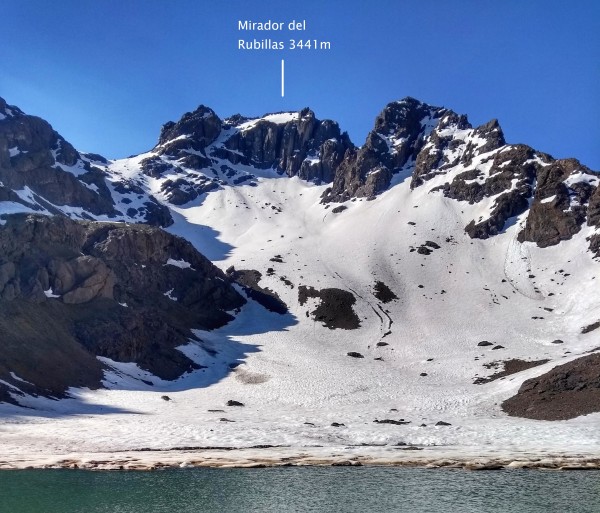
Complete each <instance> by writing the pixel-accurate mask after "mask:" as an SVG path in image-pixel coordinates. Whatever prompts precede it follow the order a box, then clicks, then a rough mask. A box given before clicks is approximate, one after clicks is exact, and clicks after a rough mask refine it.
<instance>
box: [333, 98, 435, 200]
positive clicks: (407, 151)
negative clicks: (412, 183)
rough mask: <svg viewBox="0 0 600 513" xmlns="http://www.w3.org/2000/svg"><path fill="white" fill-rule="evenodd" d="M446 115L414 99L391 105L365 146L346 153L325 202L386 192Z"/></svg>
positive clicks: (370, 134) (377, 121) (386, 108)
mask: <svg viewBox="0 0 600 513" xmlns="http://www.w3.org/2000/svg"><path fill="white" fill-rule="evenodd" d="M445 112H446V110H445V109H443V108H439V107H431V106H429V105H427V104H425V103H421V102H419V101H418V100H415V99H414V98H405V99H403V100H400V101H397V102H392V103H390V104H388V105H387V106H386V107H385V108H384V109H383V111H382V112H381V113H380V114H379V116H377V118H376V119H375V127H374V129H373V130H372V131H371V132H370V133H369V134H368V136H367V139H366V141H365V144H364V145H363V146H362V147H361V148H359V149H350V150H349V151H348V152H347V153H346V155H345V157H344V160H343V161H342V163H341V164H340V167H339V169H338V171H337V172H336V174H335V177H334V179H333V183H332V186H331V188H330V189H328V190H327V191H326V192H325V194H324V195H323V202H324V203H327V202H331V201H335V202H342V201H346V200H348V199H351V198H353V197H357V198H361V197H367V198H370V197H373V196H376V195H377V194H379V193H381V192H383V191H385V190H386V189H387V188H388V187H389V185H390V182H391V179H392V175H393V174H394V173H397V172H398V171H399V170H400V169H401V168H402V167H403V166H404V165H405V164H406V163H407V162H408V161H409V159H411V158H413V159H414V158H416V156H417V154H418V153H419V151H420V149H421V148H422V146H423V144H424V142H425V138H426V137H427V135H428V132H429V131H430V129H431V126H432V125H434V124H435V123H437V121H436V120H437V119H438V118H439V117H440V116H441V115H443V114H444V113H445Z"/></svg>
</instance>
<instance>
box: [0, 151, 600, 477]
mask: <svg viewBox="0 0 600 513" xmlns="http://www.w3.org/2000/svg"><path fill="white" fill-rule="evenodd" d="M137 159H138V160H137V161H138V162H139V158H137ZM112 165H113V167H114V170H115V172H120V173H121V174H126V173H127V172H128V169H129V170H131V169H133V168H134V165H135V162H131V161H129V162H125V161H121V162H116V163H113V164H112ZM143 180H146V185H145V186H146V187H147V188H148V190H149V192H151V193H155V194H156V196H157V197H158V198H160V194H158V193H157V191H156V190H153V189H154V185H156V183H157V182H153V180H154V179H152V178H149V177H143ZM444 180H447V177H443V176H442V177H436V178H433V179H432V180H430V181H428V182H427V183H426V184H425V185H424V186H421V187H418V188H416V189H414V190H411V189H410V187H409V183H408V182H409V180H408V179H405V180H404V181H400V183H398V184H397V185H395V186H394V187H392V188H390V189H389V190H388V191H386V192H384V193H383V194H381V195H380V196H378V197H377V198H376V199H374V200H373V201H367V200H360V199H358V200H354V201H348V202H346V204H345V205H346V206H347V207H348V208H347V210H344V211H343V212H340V213H335V214H334V213H332V208H331V207H328V206H325V205H323V204H321V203H320V202H319V201H320V197H321V195H322V193H323V191H324V189H325V186H317V185H313V184H309V183H307V182H305V181H302V180H301V179H299V178H297V177H294V178H280V177H273V175H272V176H271V177H269V176H268V174H267V173H265V174H264V176H262V177H260V176H259V177H257V178H256V179H255V182H256V183H255V185H254V186H251V185H243V184H242V185H237V186H223V187H221V188H220V189H218V190H216V191H213V192H210V193H208V194H204V195H202V196H201V197H200V198H199V200H198V201H195V202H190V203H189V204H186V205H183V206H180V207H176V206H171V211H172V215H173V218H174V220H175V223H174V224H173V225H172V226H171V227H169V228H168V230H169V231H171V232H172V233H175V234H178V235H182V236H184V237H185V238H187V239H189V240H190V241H192V243H193V244H194V245H195V246H196V247H197V248H198V249H199V250H200V251H201V252H202V253H204V254H205V255H206V256H208V257H209V258H210V259H211V260H213V261H215V263H216V264H217V265H218V266H219V267H221V268H222V269H223V270H225V269H227V268H228V267H229V266H231V265H233V266H235V268H236V269H256V270H259V271H260V272H261V273H262V279H261V281H260V285H261V286H263V287H268V288H270V289H272V290H274V291H276V292H277V293H278V294H279V295H280V297H281V298H282V299H283V301H285V302H286V303H287V305H288V306H289V308H290V312H289V314H286V315H280V314H276V313H270V312H268V311H266V310H265V309H264V308H263V307H261V306H260V305H258V304H257V303H255V302H253V301H249V303H248V304H247V306H245V307H244V308H243V310H242V312H241V314H240V315H239V316H238V317H237V318H236V320H235V321H233V322H231V323H230V324H229V325H227V326H225V327H224V328H222V329H220V330H216V331H213V332H201V333H198V335H199V336H200V338H201V339H202V340H203V342H202V343H200V344H190V345H189V346H186V347H183V348H181V350H182V351H184V352H185V353H186V354H187V355H188V356H190V357H192V358H193V359H194V360H195V361H197V362H198V363H200V364H201V365H203V366H205V368H204V369H201V370H199V371H196V372H194V373H193V374H190V375H186V376H184V377H183V378H181V379H180V380H178V381H176V382H161V381H160V380H158V379H156V378H155V377H153V376H150V375H148V374H147V373H145V372H144V371H141V370H140V369H138V368H137V367H136V366H135V365H133V364H118V363H113V368H114V371H113V372H111V373H109V374H108V375H107V376H106V384H107V386H108V388H109V389H108V390H99V391H89V390H73V391H72V396H73V398H72V399H66V400H61V401H58V402H57V401H52V400H48V399H40V398H37V399H36V398H31V399H28V400H27V401H26V402H25V404H26V405H27V406H30V407H32V408H35V409H33V410H23V409H20V408H17V407H15V406H11V405H6V404H2V405H0V419H1V420H0V433H1V437H2V448H1V449H0V466H24V465H30V464H33V465H46V464H49V465H54V464H60V465H68V464H72V463H73V462H77V463H78V464H80V465H81V464H83V465H91V466H94V464H93V463H91V464H90V463H89V462H90V461H91V460H98V458H100V459H101V460H102V461H104V462H105V463H104V464H105V465H108V466H111V465H116V466H118V465H125V466H128V465H129V466H133V467H135V466H136V465H137V466H148V465H154V464H156V463H157V462H159V461H169V462H171V463H173V464H190V463H191V464H227V465H228V464H235V463H236V462H237V463H238V464H241V463H243V464H249V462H250V464H251V463H252V462H254V463H256V462H264V461H267V460H268V462H270V463H274V462H281V461H285V458H292V460H293V461H297V462H300V463H302V462H304V463H306V462H309V463H315V462H317V463H318V462H330V461H338V460H340V458H341V459H344V458H357V459H358V460H360V461H363V462H365V463H369V462H370V463H386V462H387V463H402V462H415V461H416V462H420V463H428V462H429V463H431V462H436V464H441V462H443V461H446V463H447V462H448V461H450V462H454V461H461V462H463V463H465V462H466V461H470V462H472V461H479V462H481V461H485V462H489V461H496V460H498V458H500V459H502V458H504V459H505V461H506V462H510V461H513V460H516V461H521V460H528V461H531V460H536V459H537V460H539V459H540V458H542V461H563V459H565V458H566V460H565V461H570V462H572V461H579V460H577V459H576V458H579V457H586V458H588V459H589V458H600V434H599V433H600V430H598V426H599V424H600V414H592V415H588V416H585V417H580V418H576V419H573V420H569V421H560V422H544V421H533V420H527V419H518V418H512V417H508V416H507V415H506V414H505V413H503V412H502V410H501V409H500V406H499V405H500V403H501V402H502V401H503V400H505V399H507V398H508V397H510V396H512V395H514V394H515V393H516V391H517V390H518V388H519V386H520V384H521V383H522V382H523V381H524V380H525V379H528V378H530V377H532V376H535V375H539V374H542V373H544V372H546V371H547V370H549V369H550V368H552V367H553V366H555V365H557V364H561V363H565V362H567V361H569V360H571V359H573V358H576V357H578V356H580V355H582V354H584V353H586V352H587V351H590V350H592V349H594V348H596V347H598V345H599V344H598V336H597V335H595V334H594V333H593V332H592V333H589V334H585V335H582V334H581V328H582V327H583V326H585V325H587V324H589V323H590V322H592V321H595V320H596V315H597V311H598V306H599V305H598V295H597V293H596V285H595V278H596V276H597V275H598V263H597V262H595V261H594V260H592V256H591V254H590V253H589V252H585V251H582V248H585V247H586V242H585V238H586V236H587V235H589V233H587V229H584V230H582V231H581V232H580V233H579V234H577V235H575V236H574V238H573V239H572V240H571V241H569V242H568V243H562V244H560V245H557V246H553V247H549V248H544V249H540V248H538V247H537V246H536V245H535V244H532V243H523V244H521V243H518V242H517V241H516V235H517V233H518V232H519V231H520V229H521V225H522V223H523V219H522V218H520V219H515V220H514V221H515V222H513V223H511V224H510V226H509V227H508V228H507V229H506V230H505V231H504V232H503V233H501V234H500V235H497V236H495V237H492V238H489V239H486V240H478V239H471V238H469V237H468V236H467V235H466V234H465V232H464V226H465V225H466V224H467V223H468V221H469V220H471V219H477V218H478V217H479V216H480V215H481V213H480V212H481V210H482V209H486V208H489V203H490V202H492V201H493V198H489V199H488V201H487V203H486V202H482V203H479V204H475V205H469V204H468V203H466V202H457V201H455V200H450V199H447V198H444V197H443V195H442V193H441V192H440V191H437V192H430V191H431V190H432V189H433V188H435V187H436V186H437V185H440V184H441V183H442V182H443V181H444ZM273 207H274V208H273ZM426 241H432V242H435V243H436V244H438V245H439V246H440V248H439V249H435V250H433V251H432V253H431V254H429V255H422V254H419V253H418V252H417V251H414V248H418V247H419V246H421V245H422V244H424V243H425V242H426ZM411 249H413V251H411ZM275 255H279V256H280V257H281V258H280V260H282V262H273V261H271V259H272V258H273V257H274V256H275ZM268 268H273V271H274V272H273V273H272V275H270V276H268V275H267V273H266V270H267V269H268ZM282 278H285V279H286V280H287V281H288V282H291V285H290V284H287V283H286V282H285V281H283V280H282ZM376 281H382V282H384V283H385V284H387V285H388V286H389V288H390V289H391V290H392V291H393V292H394V293H395V294H396V295H397V296H398V298H399V299H398V300H395V301H392V302H390V303H387V304H383V303H381V302H380V301H378V300H377V299H376V298H375V296H374V295H373V287H374V284H375V282H376ZM300 285H308V286H313V287H315V288H317V289H321V288H326V287H336V288H340V289H344V290H348V291H351V292H352V293H353V294H354V296H355V297H356V304H355V305H354V309H355V311H356V313H357V314H358V316H359V318H360V321H361V327H360V328H359V329H357V330H339V329H338V330H330V329H328V328H326V327H324V326H322V325H321V323H319V322H315V321H314V320H312V318H311V317H309V316H307V311H308V310H312V308H311V305H310V304H305V305H303V306H301V305H300V304H299V301H298V287H299V286H300ZM388 332H391V333H388ZM386 333H388V334H386ZM557 339H560V340H563V341H564V343H563V344H553V343H552V342H553V341H555V340H557ZM483 340H486V341H490V342H492V343H493V344H494V345H493V346H487V347H479V346H478V345H477V344H478V343H479V342H480V341H483ZM378 342H386V343H387V344H388V345H386V346H377V343H378ZM496 345H501V346H503V347H502V348H499V349H492V347H495V346H496ZM350 351H356V352H359V353H361V354H362V355H364V358H362V359H361V358H351V357H349V356H347V353H348V352H350ZM376 358H380V359H376ZM510 358H519V359H523V360H541V359H548V360H549V362H548V363H546V364H544V365H540V366H537V367H534V368H532V369H529V370H526V371H523V372H520V373H518V374H515V375H511V376H508V377H506V378H504V379H500V380H496V381H492V382H490V383H488V384H485V385H476V384H473V381H474V379H475V378H476V377H482V376H489V375H491V374H493V372H495V370H494V369H493V368H491V369H487V368H485V367H484V365H485V364H493V363H494V362H498V361H500V360H507V359H510ZM109 363H110V362H109ZM232 364H233V365H232ZM231 367H234V368H231ZM499 368H500V369H501V368H502V367H501V366H500V367H499ZM423 374H426V375H423ZM142 379H143V380H145V382H144V381H141V380H142ZM149 381H150V382H152V383H153V384H152V385H149V384H147V382H149ZM165 395H166V396H168V398H169V399H170V400H164V399H162V398H161V396H165ZM228 400H236V401H240V402H242V403H244V405H245V406H244V407H234V406H231V407H229V406H226V403H227V401H228ZM22 402H23V401H22ZM211 410H213V411H211ZM221 410H222V411H221ZM384 419H391V420H396V421H400V419H403V420H404V421H409V423H407V424H402V425H394V424H381V423H375V422H374V420H384ZM439 421H444V422H447V423H449V424H451V425H449V426H441V425H436V423H437V422H439ZM332 423H338V424H342V425H341V426H338V427H335V426H332ZM399 443H406V444H409V445H411V446H417V447H418V448H421V449H423V450H422V451H418V452H416V451H415V452H412V451H411V452H404V451H400V450H398V446H397V444H399ZM257 445H272V446H282V447H276V448H271V449H268V448H267V449H262V450H258V449H256V450H254V452H252V450H246V451H238V452H235V451H234V452H231V451H214V450H212V451H208V452H207V450H200V449H191V448H194V447H195V448H200V447H204V448H206V447H230V448H233V447H236V448H250V447H253V446H257ZM185 447H187V448H188V449H181V448H185ZM401 447H402V446H401ZM142 448H145V449H154V450H159V449H161V450H162V449H173V448H179V449H178V450H175V451H170V452H168V453H165V452H151V451H144V452H136V451H137V450H139V449H142ZM115 451H117V452H115ZM119 451H121V452H119ZM107 453H110V454H107ZM97 455H101V457H100V456H97ZM544 458H545V459H544ZM548 458H550V459H548ZM552 458H554V459H552ZM557 458H558V460H557ZM561 458H562V459H561ZM573 458H575V459H573ZM3 461H4V462H5V463H4V464H3V463H2V462H3ZM594 461H597V460H594ZM86 462H87V463H86ZM563 462H564V461H563ZM96 464H97V463H96ZM516 464H517V463H516ZM101 465H102V464H101Z"/></svg>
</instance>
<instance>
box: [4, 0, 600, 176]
mask: <svg viewBox="0 0 600 513" xmlns="http://www.w3.org/2000/svg"><path fill="white" fill-rule="evenodd" d="M239 19H242V20H244V19H249V20H253V21H266V20H268V19H272V20H277V21H286V22H287V21H290V20H292V19H296V20H304V19H305V20H306V22H307V31H306V32H305V33H298V34H295V35H293V34H292V37H294V36H295V38H298V37H301V38H302V39H311V40H312V39H318V40H320V41H329V42H330V43H331V50H328V51H314V50H302V51H298V50H296V51H290V50H284V51H268V50H263V51H247V50H244V51H240V50H238V49H237V46H238V39H240V38H243V39H252V38H253V37H256V38H257V39H265V38H270V39H272V40H277V41H279V40H281V41H285V42H286V43H287V41H288V40H289V39H290V33H289V32H288V31H285V32H271V33H267V32H265V33H240V32H239V31H238V30H237V21H238V20H239ZM0 38H1V42H0V96H2V97H4V98H5V99H6V100H7V101H8V103H10V104H15V105H18V106H19V107H21V108H22V109H23V110H25V111H26V112H28V113H31V114H36V115H39V116H41V117H44V118H45V119H47V120H48V121H49V122H50V123H51V124H52V125H53V126H54V127H55V129H57V130H58V131H59V132H60V133H61V134H62V135H63V136H64V137H65V138H67V139H68V140H69V141H71V142H72V143H73V144H74V145H75V146H76V147H77V148H78V149H81V150H85V151H94V152H98V153H102V154H104V155H105V156H107V157H110V158H114V157H123V156H126V155H130V154H135V153H139V152H142V151H145V150H147V149H149V148H151V147H152V146H153V145H154V144H155V142H156V140H157V138H158V133H159V130H160V126H161V125H162V124H163V123H165V122H167V121H169V120H177V119H179V117H180V116H181V115H182V114H183V113H184V112H186V111H190V110H193V109H194V108H196V107H197V106H198V105H199V104H201V103H203V104H205V105H208V106H210V107H212V108H213V109H214V110H215V111H216V112H217V114H219V115H220V116H221V117H226V116H229V115H231V114H234V113H237V112H240V113H242V114H245V115H249V116H252V115H261V114H264V113H266V112H273V111H281V110H297V109H301V108H303V107H305V106H309V107H311V108H312V109H313V110H314V111H315V112H316V114H317V116H318V117H319V118H332V119H335V120H337V121H338V122H339V123H340V125H341V127H342V129H343V130H347V131H348V133H349V134H350V137H351V138H352V140H353V141H354V142H355V143H356V144H359V145H360V144H362V143H363V142H364V138H365V136H366V134H367V132H368V131H369V130H370V129H371V128H372V126H373V121H374V118H375V116H376V115H377V114H378V112H380V111H381V109H382V108H383V107H384V106H385V104H386V103H388V102H390V101H393V100H396V99H399V98H402V97H404V96H414V97H416V98H418V99H420V100H423V101H426V102H428V103H430V104H432V105H442V106H446V107H449V108H452V109H453V110H455V111H457V112H459V113H466V114H468V116H469V119H470V121H471V123H472V124H474V125H475V124H480V123H484V122H486V121H488V120H489V119H491V118H494V117H496V118H498V119H499V120H500V123H501V124H502V126H503V128H504V132H505V135H506V138H507V140H508V141H509V142H513V143H517V142H523V143H527V144H530V145H531V146H533V147H535V148H536V149H539V150H541V151H545V152H548V153H551V154H552V155H554V156H556V157H576V158H579V159H580V160H581V161H582V162H583V163H584V164H586V165H588V166H590V167H592V168H593V169H596V170H598V169H600V121H599V120H600V94H599V91H600V86H599V84H600V2H598V1H596V0H589V1H585V0H579V1H577V0H575V1H573V2H565V1H564V0H560V1H559V0H539V1H535V0H529V1H526V2H525V1H522V0H505V1H502V2H498V1H488V0H471V1H469V0H462V1H461V0H457V1H450V0H436V1H434V0H415V1H411V0H376V1H370V2H367V1H363V0H355V1H350V0H346V1H342V0H329V1H327V0H318V1H317V0H303V1H302V2H298V1H288V0H278V1H269V0H263V1H260V0H227V1H225V0H214V1H202V0H192V1H188V0H174V1H167V0H138V1H133V0H59V1H55V2H49V1H47V0H20V1H14V2H3V6H2V32H1V35H0ZM282 58H284V59H285V61H286V95H285V97H284V98H282V97H281V94H280V61H281V59H282Z"/></svg>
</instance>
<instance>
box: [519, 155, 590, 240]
mask: <svg viewBox="0 0 600 513" xmlns="http://www.w3.org/2000/svg"><path fill="white" fill-rule="evenodd" d="M536 179H537V186H536V192H535V197H534V201H533V203H532V205H531V208H530V210H529V215H528V216H527V222H526V224H525V228H524V229H523V231H522V232H521V233H519V241H521V242H523V241H531V242H535V243H537V245H538V246H540V247H542V248H543V247H547V246H553V245H555V244H558V243H559V242H560V241H561V240H568V239H570V238H571V237H572V236H573V235H575V234H576V233H578V232H579V231H580V230H581V227H582V225H583V224H584V223H585V222H586V220H587V221H588V224H590V225H593V226H596V225H597V224H596V223H597V222H598V219H597V212H596V211H597V209H598V199H597V198H598V193H597V191H598V185H599V183H600V175H598V174H597V173H594V172H592V171H591V170H590V169H588V168H587V167H585V166H583V165H582V164H580V163H579V161H577V160H575V159H565V160H556V161H554V162H552V163H550V165H547V166H542V167H540V168H539V169H538V171H537V175H536ZM592 198H593V201H592ZM588 203H591V211H590V216H589V217H588V215H587V214H588V212H587V210H588Z"/></svg>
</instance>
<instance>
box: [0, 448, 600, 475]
mask: <svg viewBox="0 0 600 513" xmlns="http://www.w3.org/2000/svg"><path fill="white" fill-rule="evenodd" d="M374 449H375V450H374ZM417 451H422V452H418V454H416V452H417ZM290 466H320V467H326V466H334V467H336V466H348V467H363V466H366V467H369V466H371V467H381V466H385V467H419V468H430V469H463V470H474V471H476V470H511V469H532V470H542V469H544V470H600V453H599V454H597V455H594V456H582V455H577V454H556V453H547V454H544V453H539V454H534V453H531V454H527V453H525V454H524V453H521V454H510V453H506V454H501V452H500V451H498V452H496V454H494V453H493V452H490V453H487V454H482V453H481V452H480V451H476V450H474V449H465V448H462V447H461V448H459V447H453V448H449V447H444V448H441V447H435V448H433V447H429V448H423V447H413V446H400V447H396V446H386V447H364V446H361V447H346V448H343V447H340V448H323V447H300V448H298V447H264V446H256V447H251V448H219V449H208V450H191V451H180V450H168V449H166V450H165V449H157V450H143V451H139V450H138V451H127V452H112V453H90V454H82V453H71V454H62V455H58V454H56V455H46V456H41V455H33V454H32V455H19V456H18V457H17V456H16V455H15V456H11V457H9V458H6V457H4V456H2V455H0V470H25V469H29V470H30V469H80V470H92V471H94V470H105V471H106V470H113V471H118V470H135V471H154V470H166V469H182V468H200V467H208V468H266V467H290Z"/></svg>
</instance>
